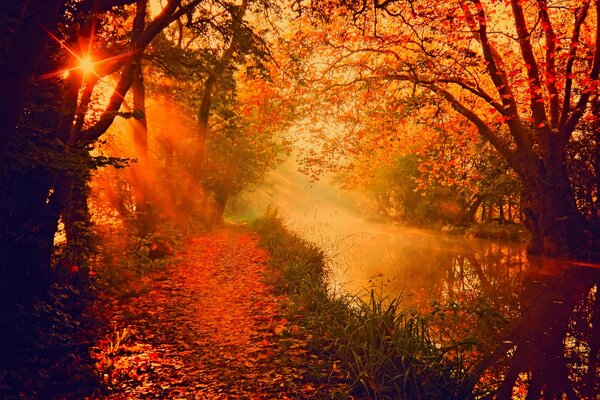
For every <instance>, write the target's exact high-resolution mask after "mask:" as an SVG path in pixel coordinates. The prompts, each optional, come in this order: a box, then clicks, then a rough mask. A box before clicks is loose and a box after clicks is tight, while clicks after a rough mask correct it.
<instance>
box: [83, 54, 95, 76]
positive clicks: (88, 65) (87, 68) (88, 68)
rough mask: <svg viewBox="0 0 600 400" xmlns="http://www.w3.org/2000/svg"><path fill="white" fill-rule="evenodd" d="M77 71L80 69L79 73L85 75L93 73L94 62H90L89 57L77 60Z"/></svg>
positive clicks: (90, 58)
mask: <svg viewBox="0 0 600 400" xmlns="http://www.w3.org/2000/svg"><path fill="white" fill-rule="evenodd" d="M79 69H81V72H83V73H84V74H85V75H87V74H91V73H93V72H94V61H93V60H92V57H90V56H85V57H82V58H81V59H80V60H79Z"/></svg>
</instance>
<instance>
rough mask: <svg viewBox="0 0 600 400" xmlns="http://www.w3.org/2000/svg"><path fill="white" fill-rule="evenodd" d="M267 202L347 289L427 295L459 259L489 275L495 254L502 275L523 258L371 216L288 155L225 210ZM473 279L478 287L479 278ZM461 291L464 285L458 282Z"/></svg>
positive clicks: (247, 214)
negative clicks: (318, 250)
mask: <svg viewBox="0 0 600 400" xmlns="http://www.w3.org/2000/svg"><path fill="white" fill-rule="evenodd" d="M268 207H271V208H274V209H277V210H278V212H279V215H280V216H281V217H283V219H284V220H285V221H286V224H287V225H288V227H289V228H291V229H292V230H294V231H295V232H297V233H298V234H300V235H301V236H302V237H304V238H305V239H307V240H309V241H311V242H314V243H316V244H318V245H319V246H320V247H321V248H322V249H323V250H324V251H325V252H326V254H327V256H328V258H329V262H330V264H331V266H332V270H333V274H334V280H333V283H334V286H335V287H336V288H342V289H344V290H345V291H347V292H350V293H353V294H354V293H358V292H361V291H364V290H365V289H368V288H374V287H376V288H379V289H382V290H383V291H384V292H385V293H386V294H389V295H391V296H400V295H402V296H404V297H407V298H409V301H410V300H412V301H411V302H418V301H420V300H429V299H430V298H431V295H432V293H433V292H432V290H433V289H435V290H433V291H434V292H436V291H438V292H439V290H448V282H447V279H448V276H449V274H452V271H453V269H455V268H456V267H457V266H456V263H457V260H458V258H460V259H461V260H465V259H469V260H470V263H483V264H484V265H483V266H484V267H486V272H488V270H489V268H488V266H487V265H486V263H487V262H488V261H489V259H490V258H491V257H490V256H491V255H495V257H494V258H493V259H494V260H495V265H494V266H493V269H494V270H497V271H496V272H498V273H501V274H504V273H506V274H509V273H510V271H511V269H515V268H521V267H522V265H521V264H522V260H523V259H524V258H523V248H522V246H520V245H514V246H508V247H507V246H505V245H502V246H500V245H499V244H497V243H493V242H489V241H482V240H474V239H469V240H467V239H464V238H462V237H459V236H449V235H443V234H441V233H439V232H436V231H434V230H427V229H417V228H412V227H404V226H400V225H397V224H393V223H389V222H384V221H377V218H376V217H375V216H374V215H371V214H369V213H368V212H366V211H365V210H367V207H366V200H365V199H364V198H362V197H361V196H360V195H359V194H357V193H351V192H347V191H343V190H341V189H338V188H337V187H336V185H335V184H334V183H331V182H330V181H329V180H328V179H322V180H321V181H318V182H310V179H309V178H308V177H306V176H305V175H303V174H301V173H300V172H298V171H297V165H296V163H295V161H294V159H293V157H292V158H290V159H288V160H287V161H285V162H284V163H283V164H282V165H281V166H280V167H279V168H278V169H276V170H275V171H273V172H271V173H270V174H269V176H268V178H267V180H266V182H265V184H264V185H262V186H261V187H258V188H256V189H255V190H253V191H249V192H246V193H245V194H244V195H243V196H241V197H240V198H239V199H238V200H237V201H236V202H235V203H234V204H233V207H231V208H230V212H231V216H232V217H233V219H234V220H237V221H239V220H244V219H251V218H252V217H254V216H258V215H261V214H264V212H265V211H266V210H267V208H268ZM500 264H502V266H501V265H500ZM478 267H481V265H478ZM472 284H473V285H474V286H477V287H479V286H480V285H481V277H479V278H476V282H472ZM462 290H468V288H466V287H465V285H462Z"/></svg>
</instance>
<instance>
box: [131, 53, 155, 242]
mask: <svg viewBox="0 0 600 400" xmlns="http://www.w3.org/2000/svg"><path fill="white" fill-rule="evenodd" d="M131 91H132V94H133V108H134V111H140V112H141V113H142V117H141V118H140V119H134V120H132V122H131V125H132V127H133V144H134V147H135V154H136V158H137V163H136V164H135V165H133V166H132V168H131V174H132V178H133V179H132V181H133V191H134V196H135V208H136V216H137V225H138V234H139V236H140V237H143V236H145V235H146V234H148V233H149V232H151V231H152V230H153V229H154V218H152V215H153V213H152V201H151V199H150V197H151V196H150V175H151V173H150V165H149V159H148V124H147V120H146V91H145V88H144V76H143V73H142V60H141V57H140V58H138V60H137V64H136V69H135V73H134V76H133V84H132V86H131Z"/></svg>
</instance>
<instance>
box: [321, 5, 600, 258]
mask: <svg viewBox="0 0 600 400" xmlns="http://www.w3.org/2000/svg"><path fill="white" fill-rule="evenodd" d="M333 8H335V11H333ZM314 9H315V10H316V11H317V12H316V13H317V14H318V13H319V12H320V13H321V14H326V15H329V18H328V20H329V23H331V24H333V25H334V26H335V27H336V29H335V30H330V31H329V32H331V33H329V34H326V33H325V31H324V30H320V31H319V32H318V33H316V34H315V36H316V37H317V38H318V42H319V43H321V44H325V46H326V47H325V48H327V49H329V50H328V51H329V52H330V53H329V54H327V58H326V60H327V61H328V65H327V66H326V67H322V68H320V70H319V73H320V75H321V76H326V77H328V79H329V84H330V86H335V87H343V86H352V87H354V88H355V90H356V88H364V90H367V89H366V88H372V87H373V86H375V85H377V86H378V87H379V88H380V90H383V91H384V92H385V93H386V96H387V97H388V98H392V99H395V100H396V99H404V100H405V101H404V104H403V108H404V109H405V112H404V114H405V115H406V110H408V109H410V108H411V107H412V109H413V110H414V105H415V104H417V105H418V106H421V105H424V103H423V101H421V100H419V101H417V102H416V103H415V102H412V104H411V102H409V101H406V99H410V98H415V99H423V98H424V99H425V100H426V102H427V103H429V104H431V103H445V104H446V105H447V107H445V108H446V109H447V110H450V109H451V110H452V112H454V113H456V114H458V115H459V116H461V117H462V119H463V120H464V121H468V122H469V123H470V124H471V125H472V126H473V127H474V128H475V129H476V130H477V132H478V134H479V135H481V137H483V138H484V139H485V140H486V141H488V142H489V143H490V144H491V145H492V146H493V147H494V148H495V149H496V150H497V151H498V153H499V154H500V155H501V156H502V157H503V158H504V160H505V161H506V163H507V164H508V165H509V166H510V168H512V169H513V170H514V171H515V173H516V174H517V175H518V177H519V179H520V181H521V184H522V187H523V203H524V209H525V216H526V225H527V226H528V228H529V229H530V230H531V232H532V234H533V235H532V236H533V239H532V241H531V243H530V251H531V252H532V253H541V254H545V255H548V256H555V257H577V258H597V257H598V254H597V249H598V248H599V247H598V237H599V235H598V231H597V230H594V228H593V221H591V220H589V219H586V217H585V216H584V215H583V214H582V212H581V210H580V209H579V208H578V207H577V203H576V200H575V196H574V190H573V185H572V182H571V179H570V177H569V175H568V168H567V149H568V147H569V143H571V142H572V140H573V137H574V135H576V134H577V132H578V130H579V129H581V122H582V119H584V117H585V118H591V119H594V118H595V116H594V115H593V114H592V113H591V110H590V107H589V105H590V100H591V98H592V97H593V96H594V95H595V93H597V90H598V75H599V72H600V40H596V38H597V37H600V34H599V32H600V12H599V10H600V4H599V2H597V1H591V0H587V1H582V2H575V1H573V2H570V1H569V2H561V3H560V4H557V3H555V2H551V1H546V0H542V1H526V0H510V1H505V2H499V1H482V0H473V1H470V2H467V1H459V2H457V3H448V2H442V1H434V2H432V1H418V0H417V1H410V2H405V1H395V0H388V1H374V2H370V1H360V2H342V7H336V6H332V5H331V3H326V2H316V3H315V7H314ZM338 16H339V17H338ZM313 43H314V42H313ZM331 52H335V55H332V54H331ZM350 71H351V72H350ZM344 72H345V75H344ZM444 112H447V111H445V110H444Z"/></svg>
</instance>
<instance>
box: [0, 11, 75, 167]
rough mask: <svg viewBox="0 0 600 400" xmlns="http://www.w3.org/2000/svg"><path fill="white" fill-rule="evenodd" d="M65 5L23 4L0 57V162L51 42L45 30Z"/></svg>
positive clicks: (52, 23) (52, 25)
mask: <svg viewBox="0 0 600 400" xmlns="http://www.w3.org/2000/svg"><path fill="white" fill-rule="evenodd" d="M63 4H64V2H63V1H59V0H45V1H40V0H29V1H27V2H25V5H24V7H23V12H22V13H21V20H20V21H19V23H18V26H17V30H16V32H15V34H14V35H13V37H12V38H11V40H10V43H9V45H8V48H7V50H6V51H5V53H4V54H3V57H2V59H3V63H2V64H3V65H2V68H1V69H0V109H1V110H2V118H0V159H1V160H2V161H4V157H5V154H6V151H7V150H8V147H9V146H10V143H11V141H12V137H13V136H14V135H15V129H16V126H17V124H18V122H19V120H20V119H21V116H22V114H23V107H24V105H25V101H26V99H27V96H28V94H29V90H30V88H31V86H32V84H33V77H34V75H35V72H36V69H37V67H38V64H39V62H40V61H41V60H42V59H43V56H44V50H45V48H46V44H47V43H48V40H49V39H50V36H49V35H48V33H47V32H46V31H45V30H44V29H45V28H52V27H54V25H55V24H56V22H57V20H58V14H59V13H58V12H59V10H60V7H61V6H62V5H63Z"/></svg>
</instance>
